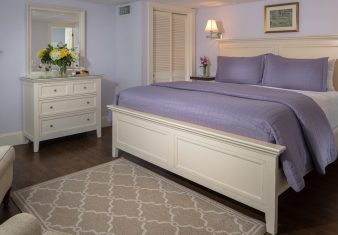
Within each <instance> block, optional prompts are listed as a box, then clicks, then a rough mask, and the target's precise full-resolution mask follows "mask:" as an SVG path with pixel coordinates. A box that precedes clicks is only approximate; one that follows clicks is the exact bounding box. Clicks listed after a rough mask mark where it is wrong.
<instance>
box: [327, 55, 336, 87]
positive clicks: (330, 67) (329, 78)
mask: <svg viewBox="0 0 338 235" xmlns="http://www.w3.org/2000/svg"><path fill="white" fill-rule="evenodd" d="M335 64H336V59H332V60H329V64H328V67H327V68H328V72H327V90H328V91H335V90H336V89H335V88H334V86H333V72H334V67H335Z"/></svg>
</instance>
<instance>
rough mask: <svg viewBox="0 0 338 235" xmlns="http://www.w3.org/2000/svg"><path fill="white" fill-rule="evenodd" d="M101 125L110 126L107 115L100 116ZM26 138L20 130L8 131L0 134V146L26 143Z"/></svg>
mask: <svg viewBox="0 0 338 235" xmlns="http://www.w3.org/2000/svg"><path fill="white" fill-rule="evenodd" d="M101 126H102V127H108V126H111V124H110V123H109V121H108V116H104V117H102V120H101ZM27 143H28V141H27V139H26V138H25V137H24V136H23V134H22V131H17V132H10V133H4V134H0V146H1V145H19V144H27Z"/></svg>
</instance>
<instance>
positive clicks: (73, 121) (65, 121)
mask: <svg viewBox="0 0 338 235" xmlns="http://www.w3.org/2000/svg"><path fill="white" fill-rule="evenodd" d="M95 124H96V113H95V112H93V113H85V114H77V115H73V116H68V117H59V118H53V119H47V120H41V135H45V134H50V133H53V132H62V131H69V130H72V129H79V128H81V127H87V126H92V125H95Z"/></svg>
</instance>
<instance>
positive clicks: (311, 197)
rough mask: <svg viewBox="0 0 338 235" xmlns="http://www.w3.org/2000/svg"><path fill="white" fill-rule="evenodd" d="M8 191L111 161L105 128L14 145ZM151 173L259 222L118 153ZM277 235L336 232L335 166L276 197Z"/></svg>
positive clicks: (2, 212) (3, 215) (0, 210)
mask: <svg viewBox="0 0 338 235" xmlns="http://www.w3.org/2000/svg"><path fill="white" fill-rule="evenodd" d="M15 150H16V160H15V164H14V180H13V190H14V191H15V190H17V189H21V188H24V187H27V186H30V185H33V184H37V183H40V182H43V181H46V180H49V179H53V178H56V177H59V176H63V175H66V174H69V173H73V172H76V171H79V170H83V169H86V168H88V167H92V166H95V165H98V164H101V163H105V162H108V161H111V160H112V157H111V128H104V129H103V132H102V138H100V139H97V138H96V133H95V132H90V133H86V134H79V135H74V136H70V137H65V138H59V139H56V140H51V141H44V142H42V143H40V151H39V153H33V146H32V144H27V145H20V146H15ZM120 156H123V157H125V158H127V159H129V160H131V161H134V162H136V163H138V164H140V165H142V166H144V167H146V168H148V169H150V170H152V171H154V172H156V173H159V174H161V175H163V176H165V177H167V178H169V179H171V180H173V181H176V182H178V183H180V184H182V185H184V186H186V187H188V188H191V189H193V190H195V191H198V192H199V193H201V194H204V195H206V196H208V197H210V198H212V199H214V200H216V201H218V202H220V203H223V204H224V205H227V206H229V207H231V208H233V209H235V210H238V211H240V212H242V213H244V214H246V215H249V216H252V217H254V218H257V219H259V220H264V215H263V213H261V212H259V211H256V210H254V209H251V208H249V207H247V206H245V205H242V204H240V203H238V202H235V201H233V200H231V199H229V198H227V197H224V196H222V195H220V194H218V193H215V192H212V191H211V190H208V189H206V188H204V187H201V186H199V185H197V184H195V183H192V182H190V181H188V180H185V179H183V178H181V177H179V176H176V175H174V174H172V173H170V172H168V171H165V170H163V169H160V168H158V167H156V166H154V165H152V164H149V163H147V162H145V161H143V160H140V159H137V158H135V157H133V156H131V155H129V154H127V153H123V152H122V153H121V154H120ZM19 212H20V211H19V209H18V208H17V207H16V206H15V204H14V203H13V202H12V201H11V202H10V204H9V206H7V207H5V206H4V205H1V207H0V222H2V221H4V220H6V219H7V218H9V217H11V216H13V215H14V214H17V213H19ZM279 234H300V235H312V234H313V235H314V234H318V235H319V234H320V235H326V234H328V235H331V234H332V235H333V234H338V162H335V163H334V164H332V165H330V166H329V167H328V168H327V175H325V176H322V175H319V174H317V173H316V172H311V173H310V174H309V175H307V176H306V188H305V189H304V190H303V191H302V192H300V193H296V192H294V191H293V190H290V189H289V190H288V191H286V192H285V193H284V194H282V195H281V196H280V199H279Z"/></svg>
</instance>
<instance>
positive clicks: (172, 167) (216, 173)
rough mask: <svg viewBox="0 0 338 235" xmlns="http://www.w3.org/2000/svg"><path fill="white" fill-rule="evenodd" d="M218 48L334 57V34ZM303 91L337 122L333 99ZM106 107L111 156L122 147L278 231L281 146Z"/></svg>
mask: <svg viewBox="0 0 338 235" xmlns="http://www.w3.org/2000/svg"><path fill="white" fill-rule="evenodd" d="M219 48H220V50H219V54H220V55H227V56H255V55H260V54H264V53H274V54H279V55H281V56H285V57H290V58H316V57H323V56H329V57H331V58H337V57H338V36H328V37H308V38H287V39H238V40H221V41H219ZM337 67H338V63H336V68H337ZM337 71H338V69H336V74H335V78H334V80H335V87H336V88H337V87H338V86H337V84H338V73H337ZM307 95H309V96H311V97H313V98H314V100H315V101H316V102H317V103H318V104H319V105H320V106H321V107H323V109H324V111H325V110H326V111H325V112H326V113H327V115H328V116H329V117H328V118H329V120H330V123H331V126H336V125H337V120H336V119H337V115H334V114H333V113H335V112H336V111H337V110H336V111H332V109H331V108H330V107H331V106H334V103H335V102H334V101H327V99H326V97H325V95H324V96H321V95H319V94H318V95H317V94H307ZM327 95H328V96H331V95H330V94H327ZM332 96H336V94H335V93H334V92H333V93H332ZM336 104H337V103H336ZM337 105H338V104H337ZM108 108H109V109H110V110H111V111H112V116H113V122H112V125H113V138H112V139H113V142H112V148H113V149H112V150H113V157H117V156H118V150H119V149H121V150H124V151H126V152H128V153H131V154H133V155H135V156H137V157H139V158H142V159H144V160H146V161H149V162H151V163H153V164H155V165H158V166H160V167H162V168H164V169H167V170H169V171H172V172H174V173H176V174H178V175H181V176H183V177H185V178H187V179H190V180H192V181H194V182H197V183H199V184H201V185H203V186H205V187H208V188H210V189H212V190H215V191H217V192H219V193H222V194H224V195H226V196H228V197H230V198H233V199H235V200H237V201H239V202H242V203H244V204H246V205H248V206H251V207H253V208H256V209H258V210H260V211H262V212H264V213H265V218H266V229H267V232H268V233H270V234H276V233H277V228H278V219H277V218H278V196H279V195H280V194H281V193H282V192H284V191H285V190H286V189H287V188H288V185H287V182H286V180H285V177H284V175H283V173H282V171H281V170H280V169H279V167H278V157H279V155H280V154H281V153H282V152H283V151H284V150H285V147H283V146H279V145H275V144H270V143H266V142H262V141H257V140H254V139H250V138H246V137H243V136H238V135H234V134H231V133H227V132H222V131H217V130H213V129H209V128H205V127H202V126H198V125H193V124H190V123H185V122H180V121H176V120H172V119H168V118H164V117H159V116H155V115H151V114H146V113H141V112H137V111H134V110H129V109H126V108H121V107H118V106H108ZM331 113H332V114H333V115H332V116H331ZM336 129H338V128H336ZM336 133H337V136H338V131H336ZM337 139H338V138H337ZM206 156H207V157H206Z"/></svg>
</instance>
